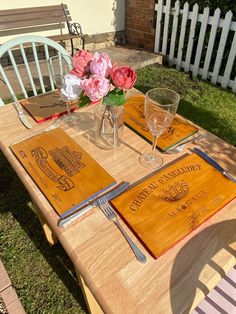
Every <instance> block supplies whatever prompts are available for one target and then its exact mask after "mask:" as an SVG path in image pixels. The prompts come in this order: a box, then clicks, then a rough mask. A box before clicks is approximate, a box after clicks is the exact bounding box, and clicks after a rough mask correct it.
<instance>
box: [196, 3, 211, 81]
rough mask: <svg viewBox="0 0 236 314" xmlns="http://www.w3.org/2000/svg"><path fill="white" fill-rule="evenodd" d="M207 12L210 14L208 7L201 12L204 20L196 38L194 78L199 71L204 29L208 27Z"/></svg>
mask: <svg viewBox="0 0 236 314" xmlns="http://www.w3.org/2000/svg"><path fill="white" fill-rule="evenodd" d="M209 12H210V9H209V8H208V7H206V8H205V9H204V11H203V16H204V19H203V21H202V25H201V29H200V34H199V38H198V44H197V51H196V56H195V60H194V65H193V77H196V76H197V74H198V69H199V65H200V61H201V56H202V50H203V44H204V39H205V34H206V29H207V25H208V17H209Z"/></svg>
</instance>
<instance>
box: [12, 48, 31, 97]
mask: <svg viewBox="0 0 236 314" xmlns="http://www.w3.org/2000/svg"><path fill="white" fill-rule="evenodd" d="M8 55H9V57H10V60H11V64H12V66H13V69H14V72H15V75H16V77H17V80H18V82H19V84H20V87H21V90H22V92H23V95H24V97H25V98H27V97H28V96H27V92H26V90H25V86H24V83H23V81H22V78H21V75H20V72H19V70H18V67H17V65H16V61H15V58H14V56H13V53H12V51H11V49H9V50H8Z"/></svg>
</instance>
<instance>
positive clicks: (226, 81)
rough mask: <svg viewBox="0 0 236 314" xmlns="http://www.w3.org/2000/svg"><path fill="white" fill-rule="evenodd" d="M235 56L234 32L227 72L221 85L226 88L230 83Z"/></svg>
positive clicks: (235, 42) (235, 37)
mask: <svg viewBox="0 0 236 314" xmlns="http://www.w3.org/2000/svg"><path fill="white" fill-rule="evenodd" d="M235 56H236V33H234V39H233V42H232V45H231V48H230V52H229V56H228V60H227V63H226V67H225V72H224V75H223V78H222V82H221V87H223V88H226V87H227V86H228V85H229V80H230V74H231V71H232V68H233V64H234V60H235Z"/></svg>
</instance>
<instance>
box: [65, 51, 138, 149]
mask: <svg viewBox="0 0 236 314" xmlns="http://www.w3.org/2000/svg"><path fill="white" fill-rule="evenodd" d="M72 64H73V69H72V70H71V71H70V73H68V74H67V75H66V77H65V80H64V81H65V84H64V86H63V88H62V89H61V93H62V95H63V96H64V97H66V98H70V99H72V98H73V97H74V99H75V95H76V96H77V98H79V101H78V106H79V107H84V106H88V105H91V104H92V105H95V104H99V105H98V106H96V108H95V133H96V138H97V140H98V141H100V142H102V143H103V144H104V145H105V146H107V148H109V146H110V147H112V148H116V147H118V146H119V145H120V143H121V140H122V139H121V137H120V134H119V133H122V128H123V106H122V105H123V104H124V103H125V96H126V92H127V91H128V90H129V89H131V88H132V87H133V85H134V83H135V81H136V78H137V75H136V72H135V71H134V70H132V68H131V67H129V66H121V67H118V66H117V65H116V64H113V65H112V62H111V59H110V58H109V56H108V54H106V53H98V52H95V53H94V55H93V54H92V53H90V52H89V51H86V50H80V51H78V52H76V54H75V55H74V57H73V59H72Z"/></svg>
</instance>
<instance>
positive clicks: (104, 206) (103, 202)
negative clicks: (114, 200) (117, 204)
mask: <svg viewBox="0 0 236 314" xmlns="http://www.w3.org/2000/svg"><path fill="white" fill-rule="evenodd" d="M99 207H100V209H101V210H102V212H103V214H104V215H105V216H106V217H107V218H108V219H109V220H111V221H112V222H114V224H116V226H117V227H118V228H119V229H120V231H121V233H122V234H123V236H124V237H125V239H126V240H127V242H128V243H129V245H130V247H131V249H132V250H133V252H134V254H135V256H136V257H137V260H138V261H139V262H141V263H145V262H146V260H147V259H146V256H145V255H144V254H143V253H142V252H141V251H140V249H139V248H138V247H137V245H136V244H135V243H134V242H133V241H132V240H131V238H130V237H129V236H128V235H127V233H126V232H125V230H124V229H123V228H122V226H121V224H120V223H119V221H118V219H117V215H116V213H115V212H114V210H113V209H112V207H111V205H110V204H109V203H108V202H107V199H106V197H105V196H103V197H101V199H99Z"/></svg>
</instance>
